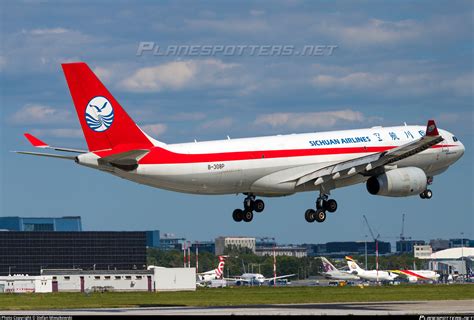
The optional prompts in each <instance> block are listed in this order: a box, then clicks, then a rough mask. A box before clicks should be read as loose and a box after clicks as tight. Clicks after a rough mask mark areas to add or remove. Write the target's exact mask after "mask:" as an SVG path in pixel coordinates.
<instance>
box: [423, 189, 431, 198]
mask: <svg viewBox="0 0 474 320" xmlns="http://www.w3.org/2000/svg"><path fill="white" fill-rule="evenodd" d="M424 194H425V198H426V199H431V197H432V196H433V191H431V190H430V189H426V190H425V192H424Z"/></svg>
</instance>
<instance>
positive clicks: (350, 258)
mask: <svg viewBox="0 0 474 320" xmlns="http://www.w3.org/2000/svg"><path fill="white" fill-rule="evenodd" d="M345 258H346V260H349V261H354V259H353V258H352V257H351V256H345Z"/></svg>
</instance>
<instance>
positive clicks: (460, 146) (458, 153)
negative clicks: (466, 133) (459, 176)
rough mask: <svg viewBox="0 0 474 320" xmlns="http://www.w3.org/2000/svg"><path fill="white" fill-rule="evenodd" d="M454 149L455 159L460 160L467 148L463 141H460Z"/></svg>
mask: <svg viewBox="0 0 474 320" xmlns="http://www.w3.org/2000/svg"><path fill="white" fill-rule="evenodd" d="M454 150H455V153H454V161H458V160H459V159H461V157H462V156H463V155H464V151H465V150H466V148H465V147H464V145H463V144H462V143H461V141H458V145H457V146H456V147H454Z"/></svg>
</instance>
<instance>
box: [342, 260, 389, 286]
mask: <svg viewBox="0 0 474 320" xmlns="http://www.w3.org/2000/svg"><path fill="white" fill-rule="evenodd" d="M346 260H347V265H348V266H349V271H350V272H351V273H352V274H353V275H356V276H358V277H359V278H361V279H364V280H368V281H377V282H379V281H380V282H387V281H393V280H395V278H397V277H398V275H397V274H395V273H393V272H391V271H384V270H378V271H377V270H364V269H362V268H361V267H359V265H358V264H357V263H356V262H355V261H354V259H352V258H351V257H346Z"/></svg>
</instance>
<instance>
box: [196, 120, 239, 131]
mask: <svg viewBox="0 0 474 320" xmlns="http://www.w3.org/2000/svg"><path fill="white" fill-rule="evenodd" d="M233 124H234V120H233V119H232V118H229V117H225V118H220V119H215V120H211V121H207V122H205V123H203V124H202V125H201V126H200V127H199V128H200V129H202V130H213V131H214V130H222V129H229V128H230V127H232V125H233Z"/></svg>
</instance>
